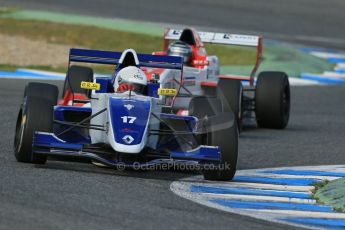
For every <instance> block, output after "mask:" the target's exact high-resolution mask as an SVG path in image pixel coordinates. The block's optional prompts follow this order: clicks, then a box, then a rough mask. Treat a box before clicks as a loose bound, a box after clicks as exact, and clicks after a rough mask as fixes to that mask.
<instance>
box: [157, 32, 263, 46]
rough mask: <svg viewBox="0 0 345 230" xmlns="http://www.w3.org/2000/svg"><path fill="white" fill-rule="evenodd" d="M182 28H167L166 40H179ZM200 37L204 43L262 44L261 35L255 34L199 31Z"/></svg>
mask: <svg viewBox="0 0 345 230" xmlns="http://www.w3.org/2000/svg"><path fill="white" fill-rule="evenodd" d="M181 34H182V30H175V29H167V30H166V32H165V35H164V39H166V40H179V38H180V36H181ZM198 34H199V36H200V39H201V41H202V42H204V43H213V44H223V45H239V46H254V47H257V46H259V45H260V42H261V37H260V36H253V35H241V34H228V33H213V32H198Z"/></svg>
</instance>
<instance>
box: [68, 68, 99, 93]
mask: <svg viewBox="0 0 345 230" xmlns="http://www.w3.org/2000/svg"><path fill="white" fill-rule="evenodd" d="M82 81H87V82H93V70H92V69H91V68H89V67H85V66H76V65H74V66H71V67H69V69H68V72H67V76H66V80H65V84H64V89H63V95H65V93H66V91H67V90H69V91H71V92H73V93H80V94H85V95H87V96H89V97H90V93H91V90H88V89H82V88H80V83H81V82H82Z"/></svg>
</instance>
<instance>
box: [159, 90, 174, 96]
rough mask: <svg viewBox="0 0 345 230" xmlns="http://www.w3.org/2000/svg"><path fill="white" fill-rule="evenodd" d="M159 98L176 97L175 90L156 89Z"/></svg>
mask: <svg viewBox="0 0 345 230" xmlns="http://www.w3.org/2000/svg"><path fill="white" fill-rule="evenodd" d="M158 95H159V96H176V95H177V90H176V89H158Z"/></svg>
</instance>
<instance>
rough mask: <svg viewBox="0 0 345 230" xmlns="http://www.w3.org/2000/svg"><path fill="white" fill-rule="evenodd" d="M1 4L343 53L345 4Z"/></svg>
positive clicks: (246, 0) (20, 0) (323, 0)
mask: <svg viewBox="0 0 345 230" xmlns="http://www.w3.org/2000/svg"><path fill="white" fill-rule="evenodd" d="M1 5H5V6H18V7H25V8H29V9H40V10H50V11H58V12H66V13H72V14H82V15H91V16H100V17H108V18H127V19H134V20H139V21H151V22H162V23H175V24H182V25H192V26H198V27H207V28H211V29H212V30H215V31H223V30H224V32H233V33H253V34H257V33H260V34H262V35H263V36H264V37H266V38H270V39H279V40H283V41H289V42H294V43H302V44H304V45H309V46H323V47H326V48H335V49H342V50H345V30H344V29H343V28H345V20H344V19H345V18H344V9H345V1H343V0H288V1H287V0H255V1H254V0H173V1H168V0H165V1H164V0H145V1H142V0H116V1H114V0H97V1H95V0H73V1H71V0H59V1H55V0H0V6H1Z"/></svg>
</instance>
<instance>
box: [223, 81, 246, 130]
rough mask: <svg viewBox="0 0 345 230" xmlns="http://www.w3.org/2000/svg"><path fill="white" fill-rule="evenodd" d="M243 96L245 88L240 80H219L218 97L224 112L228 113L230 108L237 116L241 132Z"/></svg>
mask: <svg viewBox="0 0 345 230" xmlns="http://www.w3.org/2000/svg"><path fill="white" fill-rule="evenodd" d="M242 95H243V87H242V83H241V81H239V80H233V79H219V81H218V88H217V96H218V98H220V99H221V101H222V102H223V105H224V112H228V111H229V108H231V110H232V111H233V113H234V114H235V116H236V119H237V124H238V128H239V131H241V130H242Z"/></svg>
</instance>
